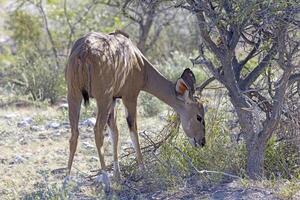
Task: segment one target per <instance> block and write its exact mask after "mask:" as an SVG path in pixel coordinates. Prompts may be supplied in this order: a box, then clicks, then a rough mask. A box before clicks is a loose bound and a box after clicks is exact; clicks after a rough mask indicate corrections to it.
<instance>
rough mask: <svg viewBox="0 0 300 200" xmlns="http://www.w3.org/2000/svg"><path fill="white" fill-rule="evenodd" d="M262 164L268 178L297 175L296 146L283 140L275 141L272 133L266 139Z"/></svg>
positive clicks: (297, 157) (299, 169)
mask: <svg viewBox="0 0 300 200" xmlns="http://www.w3.org/2000/svg"><path fill="white" fill-rule="evenodd" d="M264 164H265V175H266V176H267V177H268V178H287V179H290V178H294V177H297V176H299V175H300V168H299V152H298V147H297V146H295V145H293V144H291V143H288V142H286V141H284V140H283V141H277V137H276V135H274V136H272V137H271V138H270V140H269V141H268V144H267V148H266V154H265V163H264Z"/></svg>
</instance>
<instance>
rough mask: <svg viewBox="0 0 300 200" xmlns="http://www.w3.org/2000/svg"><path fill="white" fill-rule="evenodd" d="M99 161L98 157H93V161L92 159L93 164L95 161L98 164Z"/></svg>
mask: <svg viewBox="0 0 300 200" xmlns="http://www.w3.org/2000/svg"><path fill="white" fill-rule="evenodd" d="M98 160H99V159H98V158H97V157H96V156H92V157H91V159H90V161H91V162H94V161H95V162H98Z"/></svg>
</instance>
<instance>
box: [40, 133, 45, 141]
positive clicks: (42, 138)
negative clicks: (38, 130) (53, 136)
mask: <svg viewBox="0 0 300 200" xmlns="http://www.w3.org/2000/svg"><path fill="white" fill-rule="evenodd" d="M39 139H40V140H44V139H47V137H46V135H44V134H39Z"/></svg>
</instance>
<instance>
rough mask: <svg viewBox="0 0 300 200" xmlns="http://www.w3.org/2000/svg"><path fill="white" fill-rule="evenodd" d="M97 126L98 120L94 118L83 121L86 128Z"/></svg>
mask: <svg viewBox="0 0 300 200" xmlns="http://www.w3.org/2000/svg"><path fill="white" fill-rule="evenodd" d="M95 124H96V118H94V117H91V118H88V119H86V120H84V121H83V125H84V126H95Z"/></svg>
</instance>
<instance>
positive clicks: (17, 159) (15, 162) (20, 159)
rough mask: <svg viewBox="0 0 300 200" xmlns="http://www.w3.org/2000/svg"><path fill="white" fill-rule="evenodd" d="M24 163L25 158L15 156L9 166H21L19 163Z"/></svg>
mask: <svg viewBox="0 0 300 200" xmlns="http://www.w3.org/2000/svg"><path fill="white" fill-rule="evenodd" d="M24 161H25V158H23V157H22V156H20V155H17V156H16V157H15V158H14V161H12V162H10V163H9V164H11V165H12V164H21V163H24Z"/></svg>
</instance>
